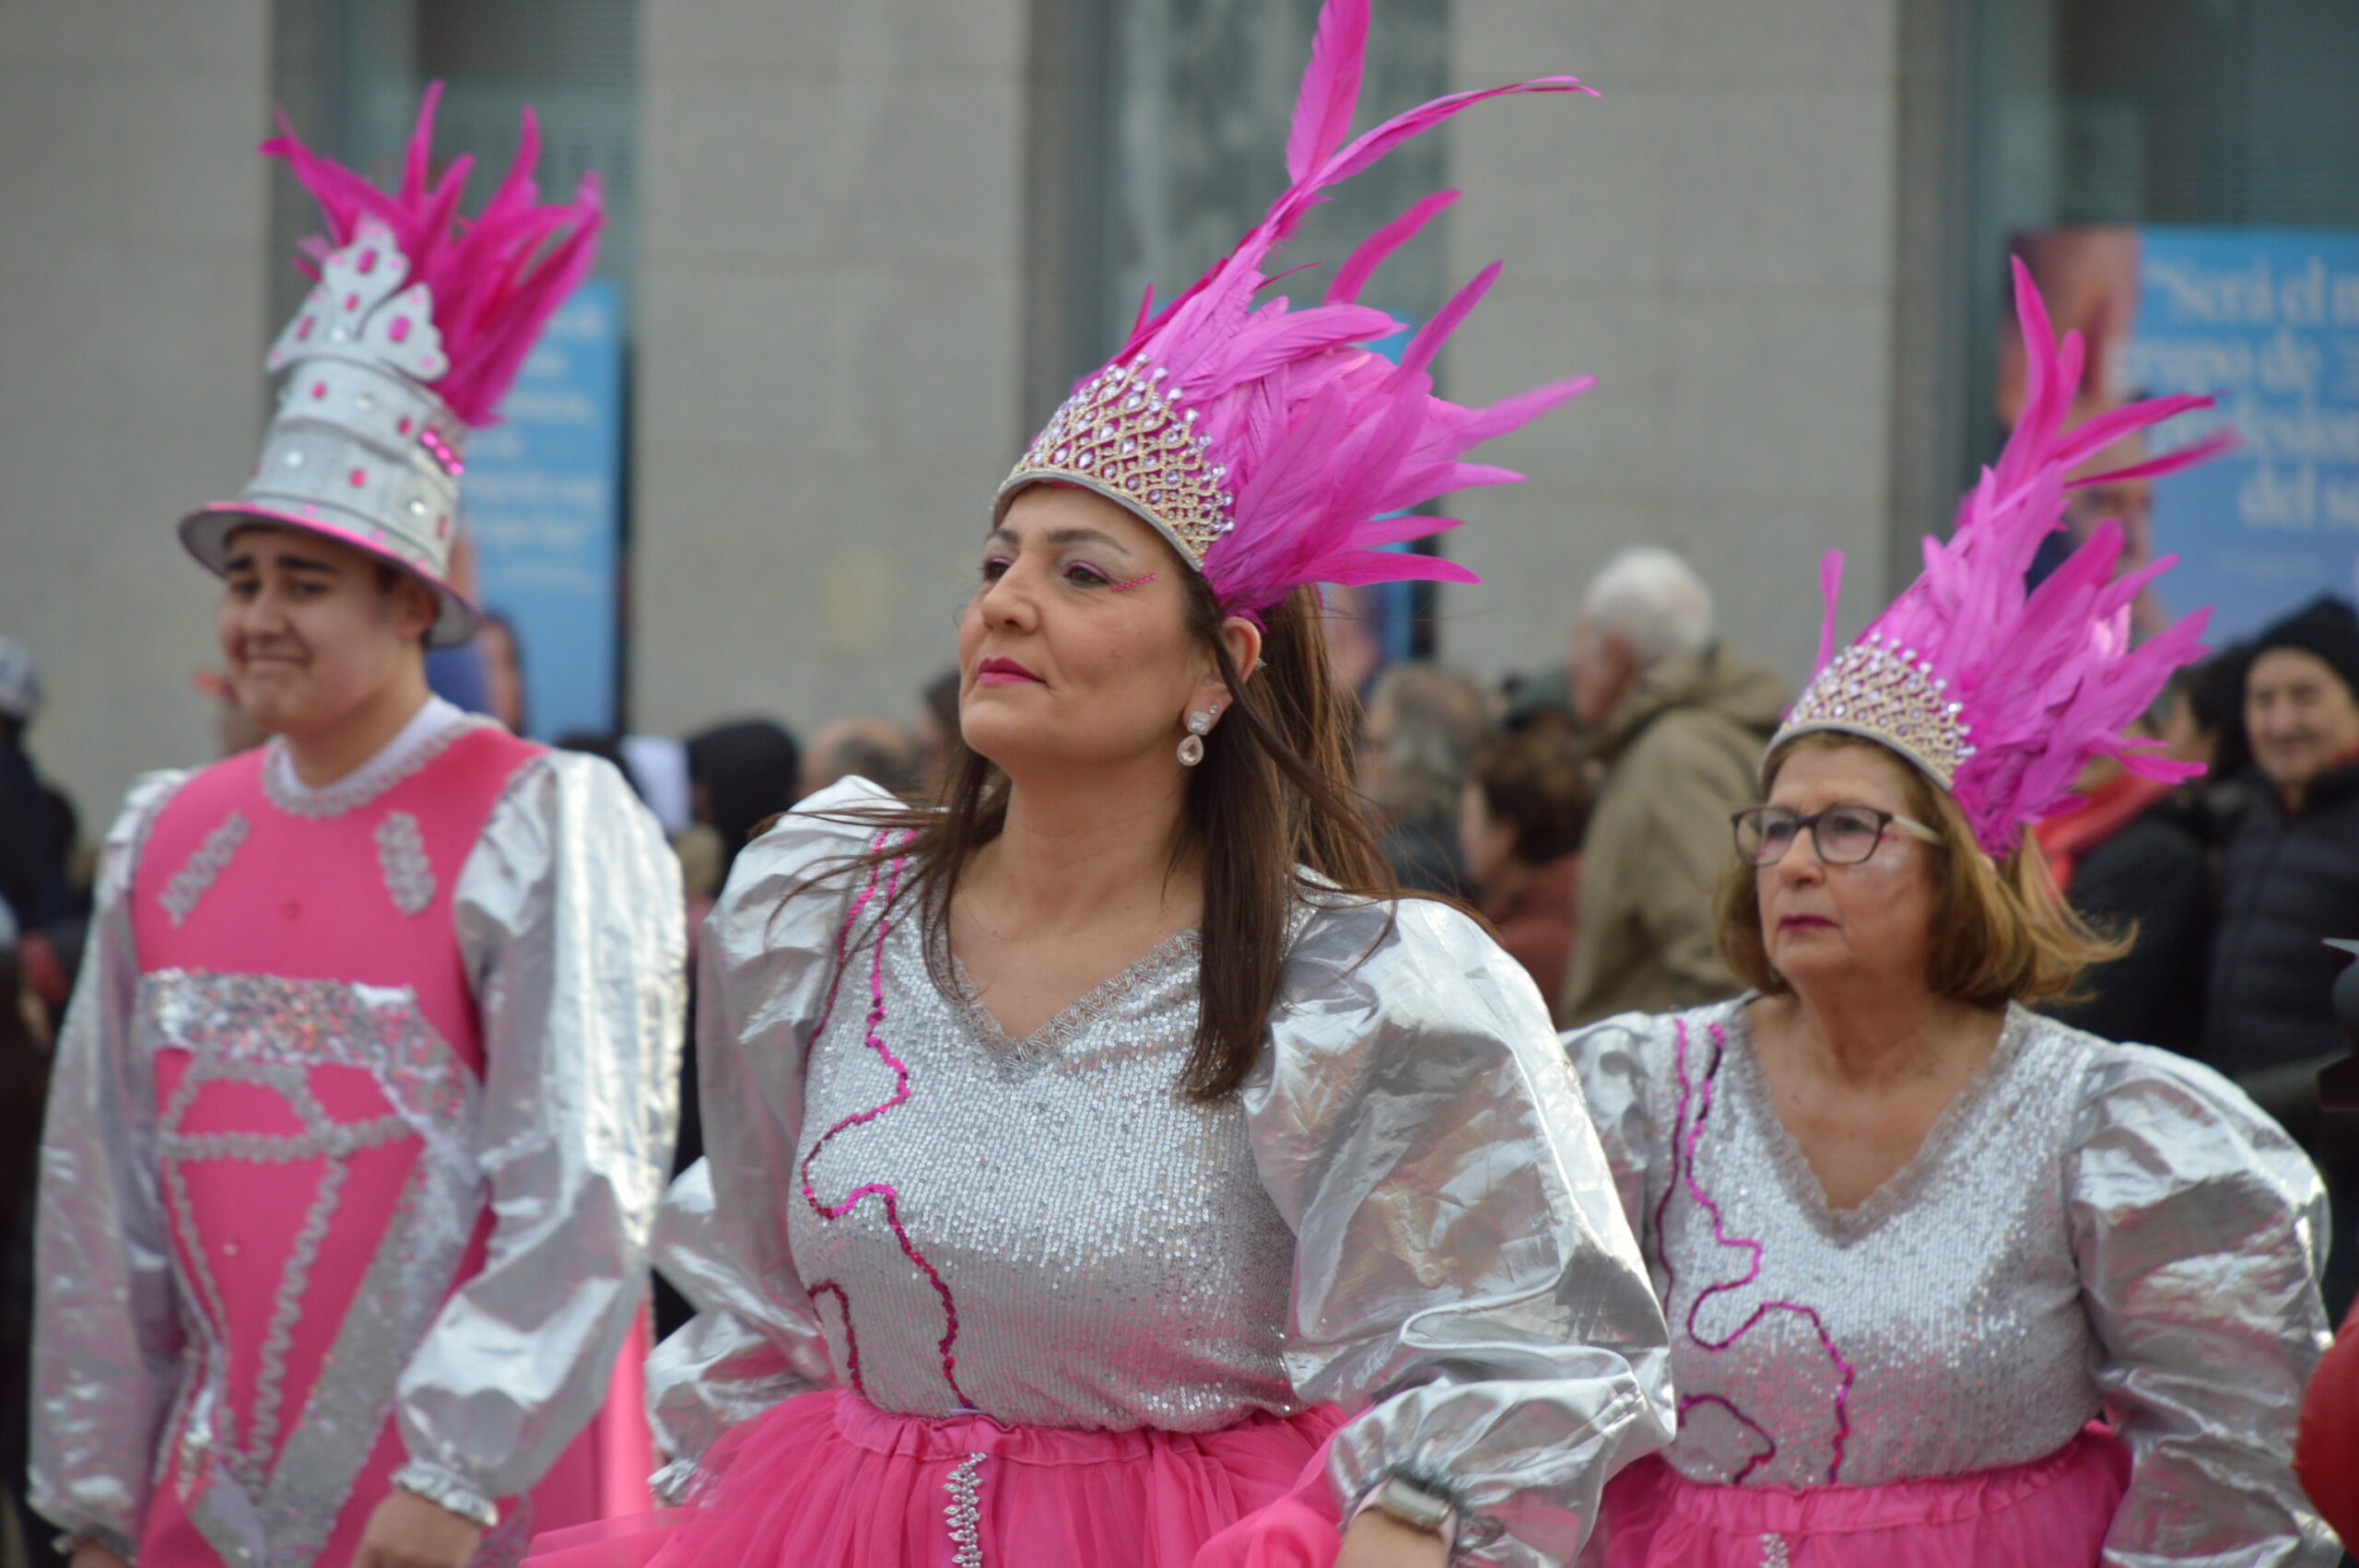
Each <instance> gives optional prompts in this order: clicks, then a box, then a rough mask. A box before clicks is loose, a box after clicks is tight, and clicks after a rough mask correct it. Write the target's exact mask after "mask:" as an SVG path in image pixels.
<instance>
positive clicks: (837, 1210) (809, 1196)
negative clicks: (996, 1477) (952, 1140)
mask: <svg viewBox="0 0 2359 1568" xmlns="http://www.w3.org/2000/svg"><path fill="white" fill-rule="evenodd" d="M887 837H889V835H888V834H886V833H879V834H878V835H877V836H876V837H875V839H874V841H873V842H872V843H871V844H870V845H869V850H870V852H871V853H872V854H874V853H877V852H880V851H882V850H883V849H884V848H885V844H886V838H887ZM904 842H906V838H905V839H904ZM907 864H908V857H906V856H896V857H895V858H894V860H893V861H892V870H891V873H890V876H889V878H887V879H886V886H885V907H886V908H887V909H890V908H891V907H893V901H894V899H895V898H896V897H897V896H898V895H899V893H900V888H901V869H902V867H903V866H905V865H907ZM882 870H883V868H882V867H881V866H877V867H872V868H871V869H870V871H869V873H868V883H867V885H866V886H864V887H863V888H862V889H861V891H860V896H858V897H857V898H855V899H853V900H852V902H851V907H850V908H849V909H847V910H846V911H845V912H844V923H843V929H842V930H840V931H839V932H838V933H837V936H836V975H835V978H834V979H833V980H832V981H830V982H829V985H828V989H827V1005H826V1007H824V1008H823V1009H822V1010H821V1011H820V1015H819V1024H818V1028H815V1029H814V1030H813V1031H812V1038H814V1039H816V1038H817V1037H818V1035H819V1030H820V1029H824V1028H826V1027H827V1019H828V1017H829V1016H830V1015H832V1014H833V1012H835V1004H836V992H837V989H838V988H839V987H840V986H841V985H842V983H843V969H844V963H845V959H846V956H847V954H849V953H850V951H851V933H852V930H853V928H854V927H856V926H857V925H858V924H859V922H860V917H861V916H862V915H863V913H865V912H866V910H867V908H868V906H869V904H870V902H871V901H872V900H874V897H875V895H876V883H877V881H878V880H879V876H880V873H881V872H882ZM887 929H888V928H887V926H886V922H885V920H884V919H883V918H882V917H880V918H879V919H878V920H877V923H876V930H875V935H874V946H875V952H874V956H873V957H872V958H871V959H870V961H869V967H868V996H869V1005H868V1020H867V1028H866V1033H865V1039H866V1042H867V1045H868V1048H869V1049H871V1050H873V1051H874V1052H875V1053H876V1055H877V1058H878V1059H880V1060H881V1061H883V1062H884V1063H885V1065H886V1067H888V1068H890V1069H892V1071H893V1094H892V1095H891V1097H890V1098H888V1099H886V1101H885V1102H884V1103H883V1104H881V1105H876V1106H870V1107H869V1108H868V1109H867V1110H864V1111H854V1112H852V1113H851V1115H850V1116H848V1117H844V1118H843V1119H842V1120H840V1121H839V1122H837V1123H836V1124H835V1125H834V1126H833V1127H831V1128H829V1129H827V1131H826V1132H824V1133H821V1134H820V1135H819V1140H818V1141H817V1142H816V1143H814V1144H812V1145H811V1152H810V1153H807V1154H805V1155H804V1156H803V1166H802V1171H801V1175H802V1177H803V1200H804V1202H806V1203H808V1204H810V1205H811V1211H812V1212H813V1213H815V1214H816V1215H818V1216H819V1217H820V1218H821V1219H823V1220H830V1221H832V1220H840V1219H842V1218H843V1217H844V1216H845V1215H847V1214H849V1213H851V1211H852V1210H854V1209H855V1208H857V1207H859V1205H860V1202H861V1200H862V1199H865V1198H881V1199H884V1200H885V1223H886V1225H888V1226H890V1227H891V1228H892V1232H893V1235H894V1239H896V1240H897V1241H898V1242H899V1243H900V1245H901V1252H902V1255H903V1256H905V1257H906V1258H909V1260H910V1262H911V1263H914V1264H916V1265H917V1267H918V1269H919V1270H920V1271H921V1273H923V1274H924V1275H925V1277H926V1279H927V1281H929V1282H931V1283H932V1284H933V1293H934V1294H936V1295H938V1296H940V1297H941V1298H942V1311H943V1316H944V1319H945V1325H946V1327H945V1331H944V1333H943V1336H942V1340H941V1342H940V1345H941V1352H942V1375H943V1378H944V1380H945V1381H946V1382H947V1383H948V1384H949V1385H950V1391H951V1392H952V1393H953V1394H955V1395H957V1397H958V1402H959V1403H960V1404H961V1405H964V1406H967V1407H968V1409H973V1408H974V1405H973V1401H971V1400H970V1399H968V1398H967V1391H966V1390H965V1389H963V1388H961V1387H958V1358H957V1354H956V1353H955V1348H956V1346H957V1343H958V1304H957V1301H956V1300H954V1299H953V1298H952V1296H951V1294H950V1285H949V1282H948V1281H945V1279H943V1277H942V1276H941V1274H940V1273H938V1272H936V1271H935V1270H934V1267H933V1264H932V1263H930V1262H928V1261H926V1257H925V1254H924V1253H922V1252H921V1251H919V1250H918V1245H917V1243H916V1242H914V1241H912V1240H910V1233H909V1232H908V1230H907V1229H905V1228H904V1227H903V1226H902V1224H901V1195H900V1193H899V1192H898V1190H897V1189H896V1188H894V1186H893V1184H892V1183H890V1182H885V1181H872V1182H867V1183H864V1184H863V1185H862V1186H859V1187H856V1188H852V1189H851V1191H850V1192H848V1193H846V1194H845V1195H844V1200H843V1201H842V1202H840V1203H834V1204H828V1203H822V1202H820V1201H819V1194H818V1190H817V1188H815V1187H814V1186H813V1185H812V1182H811V1163H812V1162H813V1161H814V1160H816V1159H817V1158H818V1157H819V1151H820V1150H822V1149H824V1148H826V1147H827V1144H828V1141H830V1140H832V1139H833V1138H834V1137H835V1136H836V1134H838V1133H839V1132H841V1131H843V1130H844V1129H847V1128H851V1127H856V1126H859V1125H860V1124H862V1123H863V1122H870V1121H874V1120H875V1119H876V1118H877V1117H880V1116H883V1115H884V1114H885V1113H886V1111H889V1110H891V1109H893V1108H894V1107H895V1106H900V1105H904V1104H906V1103H907V1102H908V1100H909V1097H910V1069H909V1065H908V1064H907V1063H906V1062H904V1061H902V1060H901V1059H900V1058H899V1057H897V1056H895V1055H894V1054H893V1049H892V1047H890V1046H887V1045H886V1043H885V1041H884V1039H883V1038H882V1036H879V1035H878V1034H877V1033H876V1030H877V1026H878V1025H879V1024H882V1023H884V1021H885V938H886V931H887ZM807 1294H809V1295H810V1296H811V1297H812V1298H813V1299H814V1300H816V1298H817V1297H819V1296H820V1295H822V1294H833V1295H834V1296H835V1298H836V1303H837V1305H838V1306H839V1307H840V1308H841V1309H842V1312H843V1320H844V1350H845V1360H846V1362H847V1363H849V1364H848V1367H847V1370H848V1371H849V1372H850V1374H851V1382H852V1387H853V1389H854V1390H855V1391H856V1392H858V1393H860V1394H861V1395H863V1397H865V1396H866V1394H867V1392H868V1390H867V1388H866V1387H865V1386H864V1385H863V1383H862V1381H861V1375H860V1346H859V1343H858V1341H857V1340H854V1339H853V1337H852V1328H851V1297H850V1296H849V1295H847V1294H846V1293H845V1292H844V1288H843V1286H842V1285H841V1284H840V1283H839V1282H838V1281H834V1280H822V1281H819V1282H818V1283H816V1284H815V1285H812V1286H811V1287H810V1288H809V1290H808V1291H807Z"/></svg>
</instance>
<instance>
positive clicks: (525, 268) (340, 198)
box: [181, 82, 605, 647]
mask: <svg viewBox="0 0 2359 1568" xmlns="http://www.w3.org/2000/svg"><path fill="white" fill-rule="evenodd" d="M441 95H442V84H441V83H440V82H437V83H435V84H433V85H432V86H431V87H428V88H427V89H426V97H425V99H424V101H423V102H422V103H421V104H420V105H419V106H418V112H417V128H416V130H415V131H414V132H413V133H412V134H411V136H410V142H409V149H408V156H407V157H406V158H405V160H404V163H403V167H402V181H401V186H400V188H399V189H398V190H396V191H393V192H392V193H387V192H383V191H380V190H378V189H377V188H376V187H375V186H374V185H371V184H370V182H369V181H366V180H364V179H362V178H361V177H360V176H359V175H358V174H356V173H354V172H353V171H352V170H349V169H346V168H344V167H343V166H342V165H340V164H338V163H336V162H334V160H332V159H329V158H323V157H321V156H320V155H319V154H317V153H315V152H313V151H312V150H311V148H309V147H307V146H304V145H303V144H302V143H301V142H300V141H299V140H298V139H297V138H296V136H295V135H294V133H293V132H292V131H290V130H289V129H288V126H287V123H286V118H285V116H284V115H281V116H280V119H279V135H277V136H276V137H274V138H272V139H271V140H269V141H266V142H264V144H263V145H262V147H261V149H260V150H261V151H262V152H263V153H264V155H265V156H267V157H273V158H285V159H286V160H287V162H288V166H289V167H290V168H292V169H293V170H294V172H295V177H296V178H297V179H298V180H299V181H302V182H303V185H304V187H305V188H306V189H307V190H309V191H310V192H311V194H312V195H313V196H315V197H317V198H318V200H319V204H320V211H321V213H322V215H323V216H324V217H325V219H326V228H327V232H326V234H325V235H324V236H323V237H317V238H313V239H311V240H306V241H304V244H303V251H304V255H305V258H306V259H305V260H303V261H300V262H299V263H297V264H298V265H299V266H301V267H302V268H303V270H304V271H305V272H306V273H307V274H309V275H311V277H312V278H314V279H316V280H317V284H316V287H313V288H312V289H311V293H310V294H309V295H308V296H307V297H306V298H304V301H303V305H302V309H301V310H299V311H297V313H296V316H295V319H294V320H293V321H292V322H288V324H287V328H286V330H285V331H284V332H282V333H279V335H278V340H277V342H276V343H275V344H273V345H271V349H270V352H269V354H268V356H267V357H265V359H264V365H265V366H266V367H267V368H268V369H270V370H271V371H273V372H277V371H281V370H285V371H288V372H290V374H289V375H288V380H287V383H286V387H285V390H284V391H283V392H282V393H281V395H280V401H279V405H278V412H277V414H276V416H275V417H274V418H273V419H272V421H271V427H270V432H269V434H268V435H267V436H266V437H265V438H264V447H263V455H262V460H261V462H258V463H257V464H256V465H255V467H254V472H253V475H252V478H251V479H250V480H249V481H248V482H247V485H246V488H245V490H244V492H243V493H242V494H241V495H240V496H239V497H237V499H235V500H229V501H217V502H215V503H213V504H212V505H210V506H206V507H201V508H199V509H197V510H196V511H194V512H192V513H190V514H189V515H188V516H187V517H185V518H183V519H182V521H181V539H182V543H184V544H186V545H187V546H188V548H189V550H190V552H191V553H192V554H194V556H196V558H197V559H198V560H200V561H202V562H204V563H205V565H206V566H207V567H210V568H212V569H213V570H214V571H216V572H219V571H222V570H223V569H225V568H226V565H227V561H228V555H229V535H230V534H232V533H233V532H236V531H237V529H238V528H239V527H240V526H241V525H243V524H245V523H248V522H252V521H266V522H272V523H277V524H282V525H286V526H291V527H296V528H304V529H309V530H311V531H312V532H317V533H323V534H325V535H327V536H329V537H331V538H334V539H336V540H339V541H341V542H342V543H344V544H350V545H353V546H355V547H357V548H358V549H362V550H366V551H368V552H370V553H371V554H373V555H376V556H381V558H383V559H386V560H389V561H392V562H393V563H395V564H396V565H399V566H401V567H403V568H405V569H407V570H409V571H411V572H413V573H415V574H417V576H418V577H419V578H421V579H424V580H425V582H426V583H427V585H428V587H429V588H431V589H432V590H433V591H434V593H435V597H436V599H437V601H438V603H439V604H440V613H439V614H438V615H437V617H436V620H435V623H434V628H433V630H432V632H431V633H430V634H429V640H430V641H432V642H433V643H434V644H435V645H436V646H438V647H440V646H447V645H449V644H452V643H456V642H463V641H464V640H465V639H466V638H468V637H469V636H470V635H472V633H473V631H474V626H475V611H474V609H473V608H472V607H471V606H470V605H468V604H467V603H466V602H465V600H464V599H463V598H462V597H461V596H460V595H459V593H458V592H457V591H456V590H454V589H453V588H452V586H451V583H450V580H449V569H450V559H451V547H452V529H453V527H454V524H455V521H456V519H457V515H458V501H459V479H460V476H461V475H462V474H464V473H465V472H466V463H465V461H464V455H463V454H464V451H465V448H466V441H467V435H468V432H469V431H470V430H472V429H475V428H477V427H482V426H486V425H488V424H491V423H492V422H493V421H494V419H495V418H496V417H497V415H496V413H495V411H496V410H497V409H498V407H499V401H500V399H501V398H502V397H504V396H505V395H506V394H507V392H508V388H509V386H510V384H511V383H512V382H513V381H514V380H515V379H516V376H517V373H518V372H519V371H520V370H522V369H523V366H524V360H525V357H527V356H528V355H530V354H531V353H532V351H533V345H534V343H535V342H537V341H538V340H539V338H540V335H541V330H542V328H544V327H545V326H546V325H547V324H548V320H549V318H550V317H551V316H552V315H554V314H556V312H557V308H558V307H559V306H560V305H562V304H564V302H565V300H566V297H567V296H569V294H571V293H572V292H573V290H574V289H575V287H577V286H579V285H580V284H581V280H582V279H583V278H585V277H587V276H588V275H589V274H590V269H591V267H592V265H593V263H595V261H596V260H597V253H598V230H599V228H600V227H601V226H602V225H603V224H604V219H605V215H604V212H603V210H602V209H601V208H600V205H599V187H598V178H597V176H596V175H594V174H590V175H585V176H583V178H582V181H581V187H580V188H579V189H578V190H577V191H576V192H575V193H574V197H573V200H572V201H570V202H566V203H559V204H556V205H541V202H540V187H539V186H538V185H537V184H536V183H535V182H534V178H533V170H534V166H535V165H536V164H537V163H538V161H539V158H540V130H539V126H538V124H537V123H535V121H534V117H533V111H531V110H529V109H527V110H526V111H524V123H523V134H522V138H521V140H520V145H519V146H518V149H517V154H516V161H515V163H514V164H513V165H511V167H510V169H509V171H508V176H507V178H506V179H504V180H502V181H500V183H499V189H497V190H496V191H494V192H493V193H492V195H491V199H490V200H489V201H488V202H487V203H486V204H485V206H484V209H483V212H482V213H481V215H480V216H476V217H475V218H472V219H469V218H466V217H463V216H460V213H459V201H460V198H461V196H462V195H464V193H465V189H466V183H467V176H468V174H469V172H470V171H471V170H473V168H474V165H475V159H474V158H472V157H470V156H467V155H464V154H463V155H461V156H460V157H458V158H453V159H452V161H451V164H450V167H449V168H447V169H445V170H443V172H442V178H441V179H440V180H439V181H433V182H431V183H429V182H428V162H429V159H430V158H431V155H432V152H433V145H434V109H435V105H436V103H437V102H438V101H439V100H440V98H441Z"/></svg>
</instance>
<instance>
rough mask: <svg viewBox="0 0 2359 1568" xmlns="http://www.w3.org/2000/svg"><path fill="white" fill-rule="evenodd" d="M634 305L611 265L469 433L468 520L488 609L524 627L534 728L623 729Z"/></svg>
mask: <svg viewBox="0 0 2359 1568" xmlns="http://www.w3.org/2000/svg"><path fill="white" fill-rule="evenodd" d="M622 382H623V310H622V295H621V291H620V290H619V289H618V288H616V286H615V284H614V283H613V282H612V281H610V280H608V279H605V278H593V279H591V280H590V281H589V282H587V283H585V284H583V285H582V286H581V289H580V290H579V291H577V292H576V293H575V294H574V296H573V298H571V299H569V300H568V301H567V302H566V304H565V306H564V308H563V309H561V310H558V311H557V315H556V316H555V317H553V318H551V320H550V322H549V324H548V327H547V330H546V331H545V332H544V333H542V334H541V341H540V343H539V344H538V345H536V346H535V347H534V350H533V355H532V357H531V358H530V359H529V360H527V361H526V362H525V365H524V369H523V372H522V374H521V375H519V376H518V377H517V378H516V384H515V385H514V386H512V387H511V388H510V389H509V392H508V396H507V398H506V400H505V401H504V402H502V403H501V404H500V405H499V415H500V423H499V424H497V425H494V426H491V427H489V428H487V429H484V430H479V431H477V432H476V433H475V438H474V439H473V440H471V441H470V442H469V443H468V446H467V474H466V481H465V489H464V496H465V502H464V504H465V510H466V522H467V526H468V529H469V531H470V532H471V533H472V535H473V537H474V541H475V556H476V579H477V583H478V591H479V593H480V596H481V601H482V604H483V608H484V610H485V611H486V612H487V614H491V615H496V616H498V617H499V618H500V619H502V620H504V621H506V622H507V623H508V625H509V626H510V627H511V628H512V630H513V631H514V633H515V638H516V645H517V654H518V660H519V662H520V663H521V665H522V676H523V687H524V728H525V731H526V732H527V733H528V734H531V735H533V736H534V738H536V739H540V740H553V739H555V738H556V737H557V736H558V735H561V734H564V733H566V732H567V731H576V730H586V731H592V732H593V733H597V734H608V733H612V732H613V731H614V730H615V728H616V711H615V690H616V662H615V661H616V657H617V647H616V645H617V641H618V630H619V621H618V603H617V600H618V595H619V592H620V588H621V552H622V439H623V428H622V413H623V409H622V396H623V385H622Z"/></svg>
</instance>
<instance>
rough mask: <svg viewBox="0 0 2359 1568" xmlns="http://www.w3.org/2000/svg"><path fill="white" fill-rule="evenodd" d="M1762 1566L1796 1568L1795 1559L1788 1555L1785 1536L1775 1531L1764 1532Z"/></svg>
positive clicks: (1768, 1567) (1763, 1567) (1762, 1538)
mask: <svg viewBox="0 0 2359 1568" xmlns="http://www.w3.org/2000/svg"><path fill="white" fill-rule="evenodd" d="M1761 1568H1794V1560H1793V1559H1792V1558H1790V1557H1789V1556H1787V1555H1786V1538H1785V1537H1784V1536H1781V1535H1778V1534H1777V1533H1776V1532H1775V1531H1769V1530H1765V1531H1763V1532H1762V1536H1761Z"/></svg>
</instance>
